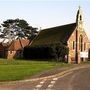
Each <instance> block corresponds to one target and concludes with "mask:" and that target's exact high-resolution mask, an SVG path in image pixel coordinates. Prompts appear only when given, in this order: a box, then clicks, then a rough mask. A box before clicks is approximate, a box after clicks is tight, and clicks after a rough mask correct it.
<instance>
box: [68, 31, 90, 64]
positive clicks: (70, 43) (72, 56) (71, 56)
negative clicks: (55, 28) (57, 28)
mask: <svg viewBox="0 0 90 90" xmlns="http://www.w3.org/2000/svg"><path fill="white" fill-rule="evenodd" d="M80 35H82V37H83V44H82V45H83V51H87V52H88V50H89V47H90V46H89V45H90V44H89V40H88V37H87V35H86V33H85V31H80V30H79V31H78V37H77V39H78V42H77V43H78V44H77V49H78V58H79V59H80V48H79V47H80V42H79V37H80ZM73 41H75V42H76V30H74V32H73V33H72V35H71V36H70V38H69V40H68V47H69V62H75V49H73ZM84 43H86V49H85V50H84ZM74 44H75V45H74V46H76V43H74Z"/></svg>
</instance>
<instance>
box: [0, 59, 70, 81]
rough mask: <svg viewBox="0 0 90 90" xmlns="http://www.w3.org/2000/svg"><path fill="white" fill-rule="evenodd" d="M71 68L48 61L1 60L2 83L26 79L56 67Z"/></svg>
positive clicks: (0, 73)
mask: <svg viewBox="0 0 90 90" xmlns="http://www.w3.org/2000/svg"><path fill="white" fill-rule="evenodd" d="M65 66H69V65H68V64H65V63H57V62H48V61H26V60H6V59H0V81H14V80H21V79H26V78H27V77H30V76H33V75H35V74H38V73H40V72H43V71H45V70H48V69H53V68H56V67H60V68H61V67H65Z"/></svg>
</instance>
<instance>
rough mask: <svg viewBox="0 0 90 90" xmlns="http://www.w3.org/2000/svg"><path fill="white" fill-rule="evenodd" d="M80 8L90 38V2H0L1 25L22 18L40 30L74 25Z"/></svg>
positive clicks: (80, 0)
mask: <svg viewBox="0 0 90 90" xmlns="http://www.w3.org/2000/svg"><path fill="white" fill-rule="evenodd" d="M79 6H81V9H82V11H83V16H84V17H83V18H84V29H85V32H86V33H87V35H88V37H89V38H90V27H89V23H90V0H0V23H2V22H3V21H5V20H7V19H16V18H20V19H24V20H26V21H27V22H28V23H29V24H30V25H31V26H33V27H37V28H39V29H40V27H41V28H42V29H44V28H49V27H55V26H60V25H64V24H69V23H74V22H75V21H76V13H77V10H78V7H79Z"/></svg>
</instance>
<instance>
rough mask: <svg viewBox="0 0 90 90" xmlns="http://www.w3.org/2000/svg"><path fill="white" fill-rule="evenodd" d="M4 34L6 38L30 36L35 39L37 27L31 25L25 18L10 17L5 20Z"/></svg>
mask: <svg viewBox="0 0 90 90" xmlns="http://www.w3.org/2000/svg"><path fill="white" fill-rule="evenodd" d="M2 26H3V27H4V29H3V36H4V37H6V38H9V39H10V38H11V39H17V38H28V39H33V38H34V37H35V36H36V35H37V33H38V32H37V28H34V27H32V26H29V24H28V23H27V21H25V20H23V19H8V20H6V21H4V22H3V24H2Z"/></svg>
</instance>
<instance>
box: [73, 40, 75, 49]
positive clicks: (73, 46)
mask: <svg viewBox="0 0 90 90" xmlns="http://www.w3.org/2000/svg"><path fill="white" fill-rule="evenodd" d="M74 49H75V41H73V50H74Z"/></svg>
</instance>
